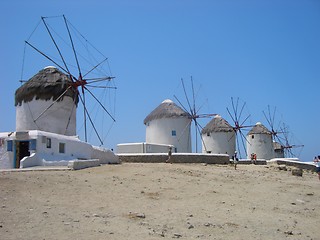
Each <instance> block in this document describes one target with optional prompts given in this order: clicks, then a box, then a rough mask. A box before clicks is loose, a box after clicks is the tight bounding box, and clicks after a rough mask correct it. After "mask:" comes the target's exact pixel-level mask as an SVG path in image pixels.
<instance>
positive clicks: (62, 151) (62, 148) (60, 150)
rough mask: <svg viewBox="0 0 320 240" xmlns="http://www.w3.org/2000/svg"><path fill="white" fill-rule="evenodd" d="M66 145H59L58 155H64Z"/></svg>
mask: <svg viewBox="0 0 320 240" xmlns="http://www.w3.org/2000/svg"><path fill="white" fill-rule="evenodd" d="M65 148H66V144H65V143H59V153H65V150H66V149H65Z"/></svg>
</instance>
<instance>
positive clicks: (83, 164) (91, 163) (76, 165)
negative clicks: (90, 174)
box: [68, 159, 100, 170]
mask: <svg viewBox="0 0 320 240" xmlns="http://www.w3.org/2000/svg"><path fill="white" fill-rule="evenodd" d="M97 166H100V161H99V159H91V160H74V161H70V162H69V163H68V168H70V169H72V170H80V169H84V168H90V167H97Z"/></svg>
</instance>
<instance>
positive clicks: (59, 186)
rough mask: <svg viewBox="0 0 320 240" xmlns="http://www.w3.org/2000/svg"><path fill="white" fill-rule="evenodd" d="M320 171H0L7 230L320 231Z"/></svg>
mask: <svg viewBox="0 0 320 240" xmlns="http://www.w3.org/2000/svg"><path fill="white" fill-rule="evenodd" d="M319 200H320V181H319V180H318V178H317V175H316V174H315V173H312V172H307V171H304V173H303V176H302V177H297V176H293V175H292V174H291V171H284V170H278V169H277V167H274V166H269V165H268V166H257V165H238V169H237V170H234V168H233V166H230V165H205V164H165V163H159V164H154V163H153V164H148V163H143V164H142V163H141V164H140V163H123V164H120V165H105V166H101V167H95V168H90V169H84V170H79V171H32V172H31V171H30V172H0V202H1V203H0V239H6V240H10V239H24V240H26V239H33V240H34V239H46V240H47V239H55V240H56V239H69V240H70V239H117V240H119V239H172V238H180V239H290V240H291V239H320V235H319V231H320V225H319V223H320V201H319Z"/></svg>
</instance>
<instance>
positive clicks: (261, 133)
mask: <svg viewBox="0 0 320 240" xmlns="http://www.w3.org/2000/svg"><path fill="white" fill-rule="evenodd" d="M246 139H247V154H248V156H247V157H248V158H250V155H251V154H252V153H255V154H256V155H257V158H259V159H265V160H270V159H272V158H274V156H275V154H274V146H273V140H272V132H271V131H270V130H269V129H267V128H266V127H265V126H264V125H263V124H262V123H261V122H257V123H256V125H255V126H254V127H253V128H252V129H251V130H250V131H249V132H248V134H247V137H246Z"/></svg>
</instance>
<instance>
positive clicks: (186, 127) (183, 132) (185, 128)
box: [177, 119, 192, 142]
mask: <svg viewBox="0 0 320 240" xmlns="http://www.w3.org/2000/svg"><path fill="white" fill-rule="evenodd" d="M191 123H192V120H191V119H190V121H189V122H188V124H187V125H186V126H185V127H184V129H183V130H182V132H181V134H180V136H179V137H178V139H177V141H178V142H180V139H181V138H182V136H183V135H184V134H185V132H186V130H187V129H188V128H189V126H190V125H191ZM189 135H190V134H189Z"/></svg>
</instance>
